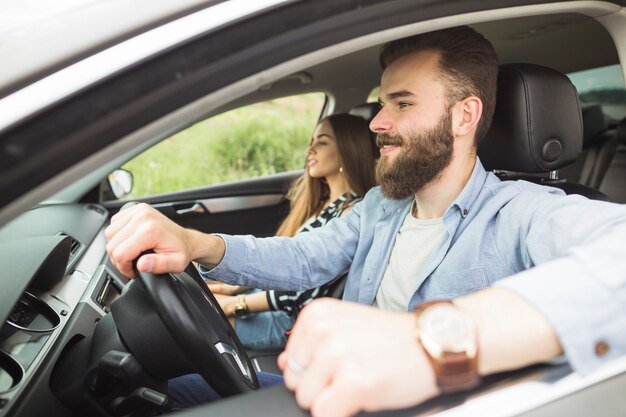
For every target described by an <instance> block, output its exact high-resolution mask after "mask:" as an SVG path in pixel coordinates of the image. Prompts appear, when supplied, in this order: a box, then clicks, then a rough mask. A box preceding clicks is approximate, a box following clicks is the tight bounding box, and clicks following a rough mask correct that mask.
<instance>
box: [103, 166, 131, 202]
mask: <svg viewBox="0 0 626 417" xmlns="http://www.w3.org/2000/svg"><path fill="white" fill-rule="evenodd" d="M108 180H109V187H110V189H111V192H112V193H113V196H115V199H117V200H119V199H121V198H124V197H126V196H127V195H129V194H130V192H131V191H132V190H133V174H132V173H131V172H130V171H127V170H125V169H122V168H118V169H116V170H115V171H113V172H111V173H110V174H109V176H108Z"/></svg>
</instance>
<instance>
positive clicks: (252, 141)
mask: <svg viewBox="0 0 626 417" xmlns="http://www.w3.org/2000/svg"><path fill="white" fill-rule="evenodd" d="M323 103H324V95H323V94H320V93H316V94H307V95H302V96H294V97H287V98H281V99H276V100H270V101H267V102H263V103H258V104H254V105H251V106H247V107H243V108H240V109H236V110H232V111H229V112H226V113H223V114H221V115H218V116H215V117H212V118H210V119H207V120H204V121H202V122H199V123H197V124H195V125H193V126H191V127H189V128H188V129H185V130H183V131H181V132H179V133H177V134H175V135H173V136H172V137H170V138H168V139H166V140H164V141H163V142H161V143H159V144H157V145H156V146H154V147H152V148H150V149H148V150H147V151H146V152H144V153H142V154H141V155H139V156H138V157H136V158H134V159H133V160H131V161H129V162H128V163H126V164H125V165H124V166H123V168H125V169H127V170H129V171H130V172H132V173H133V176H134V185H133V192H132V194H131V195H130V196H129V198H137V197H142V196H147V195H154V194H160V193H165V192H170V191H176V190H182V189H189V188H195V187H203V186H207V185H210V184H216V183H221V182H227V181H232V180H237V179H243V178H251V177H256V176H261V175H269V174H275V173H278V172H283V171H288V170H293V169H299V168H302V167H303V166H304V152H305V149H306V146H307V145H308V143H309V139H310V137H311V132H312V131H313V129H314V128H315V124H316V122H317V120H318V118H319V114H320V111H321V109H322V105H323Z"/></svg>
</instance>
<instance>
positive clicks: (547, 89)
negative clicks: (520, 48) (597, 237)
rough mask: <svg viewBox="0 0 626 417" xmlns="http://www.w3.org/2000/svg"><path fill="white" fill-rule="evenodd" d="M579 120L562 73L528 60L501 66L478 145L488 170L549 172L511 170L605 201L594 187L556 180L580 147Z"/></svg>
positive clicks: (576, 104)
mask: <svg viewBox="0 0 626 417" xmlns="http://www.w3.org/2000/svg"><path fill="white" fill-rule="evenodd" d="M582 145H583V122H582V114H581V108H580V103H579V101H578V93H577V92H576V88H575V87H574V85H573V84H572V82H571V81H570V80H569V78H567V77H566V76H565V75H564V74H562V73H560V72H558V71H556V70H553V69H551V68H547V67H543V66H540V65H534V64H507V65H502V66H501V67H500V70H499V72H498V92H497V99H496V108H495V112H494V116H493V121H492V124H491V128H490V129H489V131H488V132H487V135H486V136H485V138H484V139H483V140H482V141H481V143H480V144H479V147H478V155H479V156H480V159H481V161H482V163H483V165H484V166H485V168H486V169H488V170H500V171H513V172H515V173H517V174H520V173H523V174H543V173H552V174H553V175H551V178H550V179H547V178H539V177H536V176H533V175H526V176H524V175H517V176H516V177H515V179H519V178H522V179H526V180H530V181H535V182H543V183H546V185H550V186H554V187H558V188H562V189H563V190H564V191H565V192H567V193H576V194H582V195H585V196H587V197H589V198H596V199H602V200H607V199H608V198H607V197H606V196H605V195H603V194H602V193H600V192H599V191H597V190H594V189H592V188H590V187H585V186H583V185H580V184H573V183H567V182H565V181H563V180H560V179H558V174H557V173H558V170H559V169H560V168H562V167H565V166H567V165H568V164H571V163H572V162H574V161H575V160H576V159H577V158H578V156H579V155H580V153H581V151H582Z"/></svg>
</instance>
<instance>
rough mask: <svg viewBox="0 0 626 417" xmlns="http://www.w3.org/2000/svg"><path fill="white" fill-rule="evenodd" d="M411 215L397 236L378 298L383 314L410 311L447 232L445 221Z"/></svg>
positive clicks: (410, 213) (405, 220) (377, 301)
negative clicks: (425, 270)
mask: <svg viewBox="0 0 626 417" xmlns="http://www.w3.org/2000/svg"><path fill="white" fill-rule="evenodd" d="M414 204H415V203H414ZM412 212H413V210H411V211H410V212H409V214H408V215H407V216H406V218H405V219H404V223H403V224H402V227H401V228H400V231H399V232H398V236H397V237H396V242H395V244H394V246H393V249H392V250H391V257H390V258H389V264H387V269H386V270H385V275H384V276H383V280H382V282H381V284H380V288H378V293H377V294H376V305H377V306H378V307H380V308H382V309H383V310H389V311H407V309H408V307H409V301H410V300H411V297H412V296H413V294H414V293H415V290H416V285H417V279H418V277H419V275H420V272H421V271H422V268H423V267H424V264H425V263H426V261H427V260H428V258H430V255H431V254H432V253H433V251H434V250H435V249H436V248H437V246H439V244H440V243H441V239H443V236H444V234H445V231H446V229H445V226H444V224H443V218H442V217H440V218H438V219H427V220H422V219H416V218H415V217H413V214H412Z"/></svg>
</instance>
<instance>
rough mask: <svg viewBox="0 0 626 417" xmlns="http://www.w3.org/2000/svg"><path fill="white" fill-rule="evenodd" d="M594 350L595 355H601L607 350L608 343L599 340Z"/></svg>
mask: <svg viewBox="0 0 626 417" xmlns="http://www.w3.org/2000/svg"><path fill="white" fill-rule="evenodd" d="M595 351H596V355H598V356H600V357H602V356H604V355H606V354H607V353H608V352H609V344H608V343H606V342H605V341H604V340H601V341H599V342H598V343H596V347H595Z"/></svg>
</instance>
